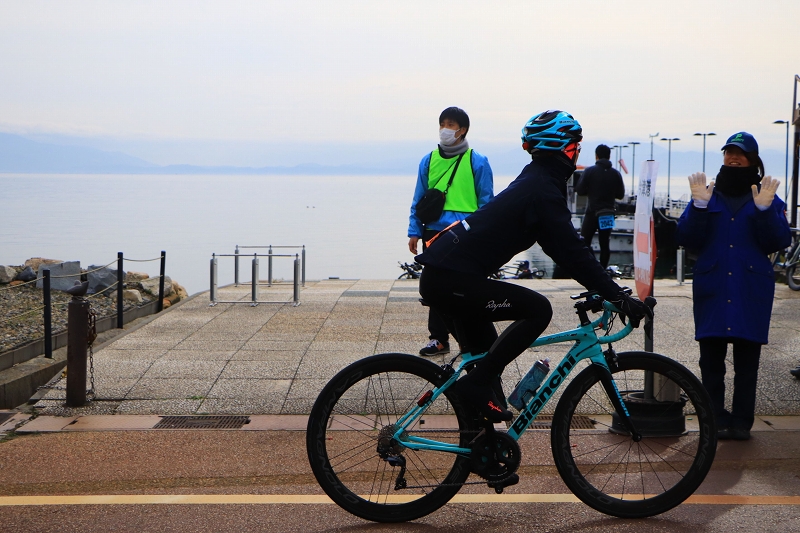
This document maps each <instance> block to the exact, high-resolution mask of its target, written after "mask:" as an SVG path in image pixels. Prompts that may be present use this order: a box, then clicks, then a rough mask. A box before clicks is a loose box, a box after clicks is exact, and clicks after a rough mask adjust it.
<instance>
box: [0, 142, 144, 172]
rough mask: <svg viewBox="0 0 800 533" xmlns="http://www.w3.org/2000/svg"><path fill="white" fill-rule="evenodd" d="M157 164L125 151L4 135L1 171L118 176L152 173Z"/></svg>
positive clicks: (0, 152) (0, 146)
mask: <svg viewBox="0 0 800 533" xmlns="http://www.w3.org/2000/svg"><path fill="white" fill-rule="evenodd" d="M157 167H158V166H157V165H154V164H153V163H150V162H148V161H145V160H143V159H139V158H138V157H132V156H129V155H127V154H123V153H121V152H105V151H102V150H96V149H94V148H85V147H81V146H60V145H56V144H47V143H40V142H36V141H31V140H29V139H26V138H24V137H20V136H19V135H13V134H10V133H0V172H7V173H42V174H49V173H53V174H115V173H127V172H132V173H140V172H152V170H154V169H155V168H157Z"/></svg>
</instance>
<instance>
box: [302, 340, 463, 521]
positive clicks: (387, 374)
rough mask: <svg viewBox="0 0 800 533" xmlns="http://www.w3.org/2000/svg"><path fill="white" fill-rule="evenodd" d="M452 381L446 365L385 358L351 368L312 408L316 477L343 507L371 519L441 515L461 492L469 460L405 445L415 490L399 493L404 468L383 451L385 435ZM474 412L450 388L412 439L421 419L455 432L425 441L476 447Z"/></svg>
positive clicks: (311, 455)
mask: <svg viewBox="0 0 800 533" xmlns="http://www.w3.org/2000/svg"><path fill="white" fill-rule="evenodd" d="M446 379H447V374H446V372H445V371H444V370H443V369H442V368H441V367H439V366H437V365H435V364H433V363H431V362H429V361H426V360H423V359H420V358H419V357H416V356H413V355H407V354H381V355H374V356H371V357H367V358H365V359H362V360H360V361H357V362H355V363H353V364H351V365H349V366H348V367H346V368H344V369H343V370H342V371H340V372H339V373H338V374H337V375H336V376H334V377H333V379H331V380H330V382H328V384H327V385H326V386H325V387H324V388H323V390H322V392H321V393H320V395H319V396H318V398H317V400H316V402H315V403H314V407H313V408H312V409H311V414H310V416H309V419H308V429H307V433H306V448H307V452H308V459H309V463H310V464H311V469H312V471H313V472H314V476H315V477H316V478H317V481H318V482H319V484H320V486H321V487H322V489H323V490H324V491H325V493H326V494H327V495H328V496H330V498H331V499H332V500H333V501H334V502H335V503H337V504H338V505H339V506H340V507H342V508H343V509H345V510H346V511H348V512H350V513H352V514H354V515H356V516H359V517H361V518H364V519H366V520H372V521H374V522H405V521H409V520H414V519H416V518H419V517H422V516H425V515H427V514H430V513H432V512H434V511H436V510H437V509H439V508H440V507H442V506H443V505H445V504H446V503H447V502H448V501H450V499H451V498H452V497H453V496H454V495H455V494H456V493H457V492H458V491H459V489H460V488H461V484H462V483H463V482H464V481H465V480H466V479H467V477H468V476H469V474H470V460H469V457H462V456H459V455H456V454H452V453H446V452H436V451H427V450H418V451H414V450H410V449H408V448H405V449H403V450H402V452H401V453H402V455H403V456H404V458H405V459H406V465H405V467H406V469H407V470H406V476H405V477H406V479H407V480H408V485H409V487H408V488H405V489H402V490H399V491H398V490H396V489H395V481H396V478H397V474H398V472H399V469H398V468H397V467H393V466H391V465H390V464H389V463H388V462H387V461H385V460H384V459H381V458H380V457H379V455H378V451H377V445H378V437H379V435H380V433H381V430H382V429H384V428H386V427H388V426H390V425H391V423H392V422H394V421H395V420H397V418H398V416H399V415H402V414H404V413H406V412H407V411H408V410H409V408H410V406H411V405H413V404H414V403H416V402H417V401H418V400H419V399H420V397H421V396H422V395H423V394H424V393H425V392H427V391H429V390H431V389H433V387H434V386H435V385H439V384H441V383H443V382H444V381H446ZM470 413H471V411H468V409H467V408H466V407H465V406H463V405H462V404H461V403H460V402H459V401H458V398H457V397H455V395H452V397H451V393H450V392H449V390H448V391H445V392H444V393H443V394H442V395H440V396H439V397H438V398H437V399H436V400H435V401H434V402H433V403H431V404H430V405H429V407H428V408H427V410H426V413H425V415H424V416H423V417H422V418H421V419H418V421H417V422H415V423H414V425H413V426H411V427H409V428H408V432H407V435H410V434H414V433H420V434H421V432H422V430H423V429H424V428H425V426H424V425H422V424H424V422H420V420H425V419H426V418H427V419H428V421H429V424H428V426H427V427H428V428H430V427H431V426H433V428H436V427H442V426H448V425H449V426H450V429H448V428H446V427H445V428H444V429H441V430H437V429H427V430H425V436H427V437H431V438H435V439H437V440H439V441H442V442H452V443H457V444H459V445H460V446H463V447H469V446H468V443H469V441H470V440H472V439H473V438H474V436H475V435H476V434H477V430H476V427H477V426H476V424H477V421H476V420H475V418H474V414H473V415H471V414H470ZM430 415H445V416H434V417H433V418H430ZM448 415H450V416H448ZM452 415H455V416H452ZM385 431H387V432H389V434H392V433H394V431H393V430H391V429H389V430H385ZM432 433H433V434H432Z"/></svg>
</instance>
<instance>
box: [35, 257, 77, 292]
mask: <svg viewBox="0 0 800 533" xmlns="http://www.w3.org/2000/svg"><path fill="white" fill-rule="evenodd" d="M45 267H46V268H49V269H50V289H51V290H54V291H65V290H67V289H69V288H71V287H73V286H74V285H75V282H76V281H80V280H81V262H80V261H65V262H63V263H53V264H48V265H45ZM43 271H44V268H39V273H38V276H37V277H38V279H37V281H36V288H37V289H41V288H42V284H43V283H44V282H43V281H42V273H43ZM60 276H66V277H60Z"/></svg>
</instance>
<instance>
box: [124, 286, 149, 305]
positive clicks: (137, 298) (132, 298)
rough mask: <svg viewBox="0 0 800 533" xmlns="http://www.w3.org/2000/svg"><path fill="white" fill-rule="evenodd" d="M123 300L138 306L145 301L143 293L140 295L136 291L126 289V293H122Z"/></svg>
mask: <svg viewBox="0 0 800 533" xmlns="http://www.w3.org/2000/svg"><path fill="white" fill-rule="evenodd" d="M122 299H123V300H127V301H129V302H133V303H137V304H140V303H142V302H143V301H144V300H143V299H142V293H140V292H139V291H137V290H136V289H125V290H124V291H122Z"/></svg>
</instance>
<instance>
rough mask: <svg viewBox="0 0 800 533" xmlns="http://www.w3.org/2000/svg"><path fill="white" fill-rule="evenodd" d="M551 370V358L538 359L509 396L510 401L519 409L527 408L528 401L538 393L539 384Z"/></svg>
mask: <svg viewBox="0 0 800 533" xmlns="http://www.w3.org/2000/svg"><path fill="white" fill-rule="evenodd" d="M548 372H550V359H545V360H543V361H536V362H535V363H534V364H533V368H531V369H530V370H529V371H528V373H527V374H525V377H524V378H522V380H521V381H520V382H519V384H517V388H515V389H514V391H513V392H512V393H511V396H509V397H508V403H510V404H511V405H513V406H514V407H515V408H516V409H517V410H518V411H521V410H523V409H524V408H525V406H526V405H527V404H528V402H529V401H530V400H531V398H533V396H534V395H535V394H536V390H537V389H538V388H539V385H541V384H542V381H543V380H544V377H545V376H546V375H547V373H548Z"/></svg>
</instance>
